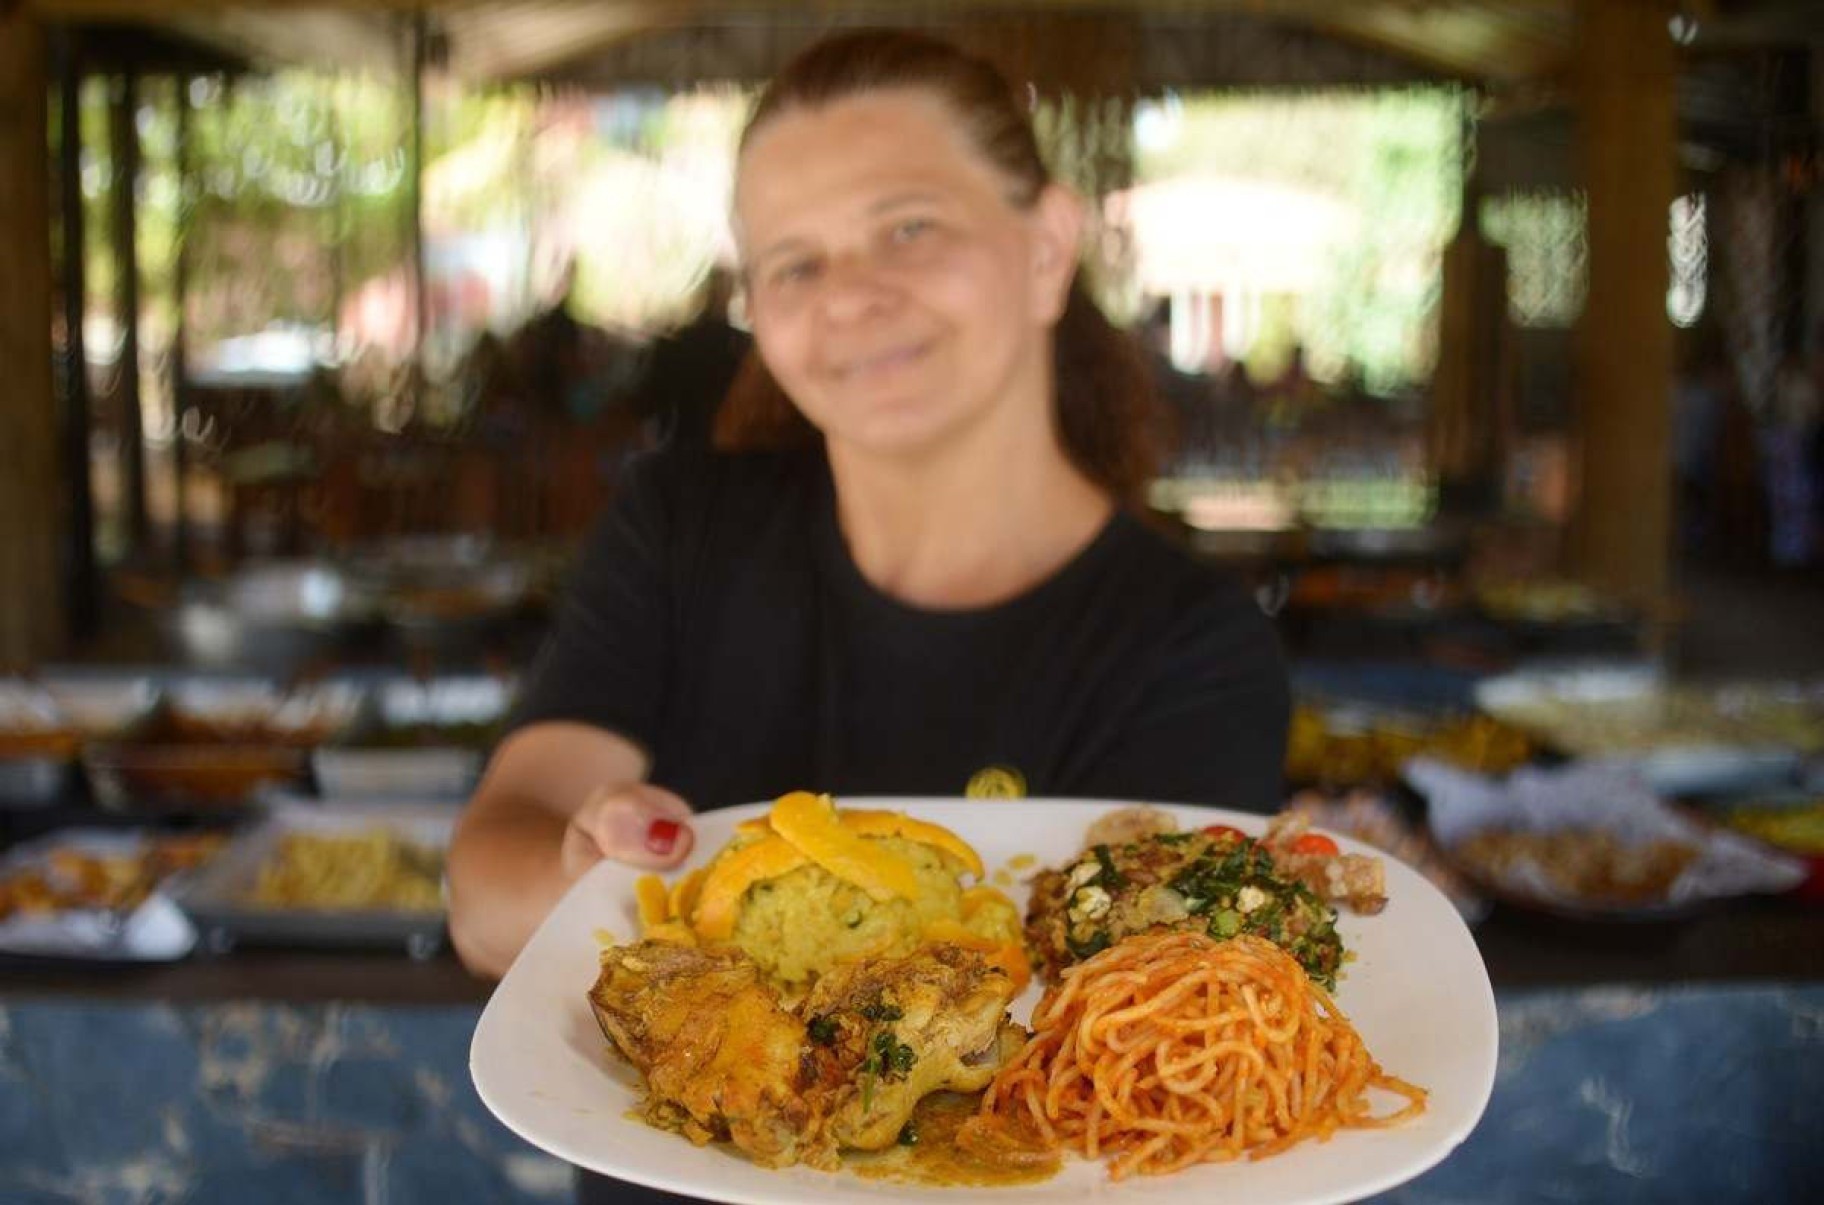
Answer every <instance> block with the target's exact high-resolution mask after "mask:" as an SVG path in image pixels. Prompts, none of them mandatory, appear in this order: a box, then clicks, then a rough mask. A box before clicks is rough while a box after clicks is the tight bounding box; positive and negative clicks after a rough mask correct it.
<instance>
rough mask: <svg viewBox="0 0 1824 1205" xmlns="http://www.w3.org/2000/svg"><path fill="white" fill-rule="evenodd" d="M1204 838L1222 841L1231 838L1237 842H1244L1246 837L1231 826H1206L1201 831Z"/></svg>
mask: <svg viewBox="0 0 1824 1205" xmlns="http://www.w3.org/2000/svg"><path fill="white" fill-rule="evenodd" d="M1201 831H1202V832H1203V834H1204V836H1206V837H1215V838H1217V839H1219V840H1220V839H1224V838H1229V837H1233V838H1234V839H1235V840H1237V841H1246V840H1247V839H1248V835H1247V834H1246V833H1244V832H1242V831H1241V830H1240V829H1238V828H1236V827H1235V826H1234V825H1232V824H1206V825H1205V826H1204V827H1203V829H1202V830H1201Z"/></svg>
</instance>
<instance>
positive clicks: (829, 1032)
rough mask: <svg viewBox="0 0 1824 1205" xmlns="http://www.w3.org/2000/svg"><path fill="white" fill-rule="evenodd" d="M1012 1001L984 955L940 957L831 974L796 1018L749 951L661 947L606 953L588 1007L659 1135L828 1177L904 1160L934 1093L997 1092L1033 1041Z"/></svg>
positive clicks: (1004, 979) (941, 952) (952, 949)
mask: <svg viewBox="0 0 1824 1205" xmlns="http://www.w3.org/2000/svg"><path fill="white" fill-rule="evenodd" d="M1013 996H1014V986H1013V981H1012V980H1011V979H1010V978H1009V977H1008V976H1007V974H1006V973H1005V972H1004V971H1002V970H1000V969H999V968H997V967H995V966H993V965H992V964H991V963H989V961H988V959H987V958H986V957H985V956H984V955H982V954H981V953H979V952H977V951H974V950H968V949H964V948H962V947H959V946H945V945H939V946H930V947H927V948H925V949H922V950H919V951H917V952H915V953H913V954H909V955H906V956H904V957H899V958H878V959H872V960H865V961H861V962H857V963H854V964H852V965H849V966H846V967H843V968H840V969H838V970H837V971H834V972H831V973H830V974H828V975H825V976H824V977H823V978H822V979H821V980H819V981H818V983H817V984H816V985H815V986H814V987H813V988H812V990H811V993H810V995H809V996H807V997H806V998H805V1000H804V1001H803V1003H802V1004H800V1005H799V1007H798V1009H797V1011H796V1012H795V1013H794V1012H793V1011H791V1010H788V1009H787V1008H785V1007H784V1005H783V1004H782V1003H781V1002H780V998H779V995H778V993H777V992H776V991H775V990H774V988H773V987H772V985H771V984H769V983H768V982H767V981H766V979H765V978H764V976H763V975H762V973H761V971H760V967H759V966H758V964H756V963H755V962H754V961H753V960H752V959H750V958H749V957H748V956H747V955H746V954H743V953H742V952H740V951H739V950H735V949H719V950H702V949H696V948H692V947H685V946H674V945H668V944H665V943H661V942H653V941H646V942H640V943H638V944H637V945H631V946H620V947H614V948H611V949H608V950H605V951H603V953H602V969H601V974H600V976H599V977H598V978H597V980H596V984H595V987H594V988H593V989H592V990H591V991H590V993H589V999H590V1003H591V1005H592V1006H593V1007H594V1009H595V1015H596V1018H597V1019H598V1020H599V1021H600V1023H601V1026H602V1032H603V1033H605V1034H606V1035H607V1036H608V1039H609V1041H610V1042H612V1043H613V1045H614V1047H615V1048H616V1049H617V1050H619V1051H620V1052H621V1054H623V1055H624V1056H625V1057H626V1058H627V1060H628V1061H629V1062H630V1063H632V1064H633V1065H634V1066H635V1067H636V1068H637V1069H638V1070H639V1071H641V1072H642V1073H643V1074H644V1075H645V1078H646V1089H647V1099H646V1105H645V1117H646V1120H647V1121H648V1122H650V1123H651V1124H653V1125H656V1126H659V1127H661V1128H663V1129H669V1130H675V1131H677V1132H679V1133H682V1134H683V1135H684V1136H686V1137H687V1138H689V1139H690V1140H691V1141H693V1142H697V1143H705V1142H710V1141H714V1140H718V1139H727V1140H728V1141H730V1142H732V1143H733V1144H734V1145H735V1146H736V1147H738V1148H740V1149H741V1150H742V1151H744V1152H746V1153H747V1154H748V1156H749V1157H750V1158H752V1159H753V1160H754V1162H756V1163H759V1164H761V1165H763V1166H767V1167H781V1166H784V1165H786V1164H790V1163H807V1164H810V1165H812V1166H815V1167H826V1168H827V1167H830V1166H832V1165H834V1163H835V1161H836V1152H837V1151H838V1150H839V1149H843V1148H853V1149H857V1150H878V1149H880V1148H882V1147H886V1146H890V1145H892V1144H893V1143H894V1142H895V1141H897V1140H898V1139H899V1136H900V1132H901V1130H902V1129H904V1127H905V1124H906V1121H907V1119H908V1118H910V1117H911V1115H912V1110H913V1107H914V1106H915V1105H917V1104H918V1102H919V1101H920V1100H921V1099H922V1098H924V1097H925V1096H927V1095H929V1094H930V1093H932V1092H936V1091H940V1090H943V1089H950V1090H953V1091H958V1092H972V1091H977V1090H979V1089H981V1088H984V1087H986V1086H987V1084H988V1081H989V1080H991V1079H993V1078H994V1073H995V1072H996V1071H997V1070H999V1068H1000V1066H1001V1064H1002V1063H1003V1062H1004V1061H1005V1060H1006V1059H1008V1058H1010V1057H1011V1056H1012V1055H1013V1054H1014V1052H1016V1051H1017V1050H1018V1049H1019V1048H1020V1045H1021V1044H1022V1043H1023V1041H1024V1040H1025V1036H1026V1035H1025V1033H1024V1031H1023V1030H1021V1029H1020V1028H1019V1027H1018V1026H1015V1025H1013V1024H1012V1023H1011V1022H1009V1021H1008V1019H1007V1005H1008V1002H1009V1001H1011V1000H1012V999H1013Z"/></svg>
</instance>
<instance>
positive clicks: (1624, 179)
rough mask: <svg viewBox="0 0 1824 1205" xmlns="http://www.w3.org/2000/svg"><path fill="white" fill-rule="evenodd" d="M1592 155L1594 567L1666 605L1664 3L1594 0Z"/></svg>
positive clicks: (1581, 52) (1586, 500)
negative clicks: (1661, 4)
mask: <svg viewBox="0 0 1824 1205" xmlns="http://www.w3.org/2000/svg"><path fill="white" fill-rule="evenodd" d="M1579 17H1580V38H1579V43H1580V45H1579V49H1578V59H1577V66H1576V73H1575V74H1576V83H1577V93H1578V104H1579V108H1578V121H1579V130H1578V135H1579V147H1578V150H1579V154H1580V158H1581V161H1582V168H1583V171H1582V174H1583V179H1584V186H1585V188H1586V189H1587V191H1588V194H1589V214H1590V216H1589V246H1590V291H1589V299H1588V302H1587V303H1586V305H1585V306H1584V312H1583V317H1582V319H1581V320H1580V321H1579V323H1578V329H1577V358H1576V407H1577V425H1578V435H1579V443H1580V450H1579V455H1580V461H1581V475H1580V476H1581V480H1580V495H1579V500H1578V508H1577V514H1576V518H1575V521H1574V524H1573V531H1572V539H1571V548H1572V551H1573V556H1574V558H1575V561H1576V564H1577V567H1578V568H1579V570H1580V571H1581V573H1582V575H1583V576H1584V577H1585V578H1587V579H1588V580H1589V581H1591V582H1592V583H1593V584H1595V585H1597V586H1600V587H1602V588H1604V589H1606V590H1608V591H1610V592H1612V593H1614V594H1616V595H1618V596H1620V597H1622V598H1625V599H1627V600H1629V601H1631V602H1634V603H1637V604H1640V605H1643V606H1646V607H1649V608H1654V609H1657V608H1659V607H1661V606H1662V605H1663V604H1664V603H1665V602H1666V593H1667V586H1668V582H1669V579H1670V569H1671V564H1670V562H1671V553H1672V454H1671V447H1672V366H1673V360H1672V353H1673V347H1672V342H1673V341H1672V324H1671V322H1670V321H1669V320H1668V319H1667V317H1666V284H1667V277H1668V274H1669V271H1670V269H1669V267H1668V264H1667V254H1666V232H1667V223H1668V221H1669V217H1668V214H1669V210H1670V208H1671V204H1672V198H1673V193H1674V188H1675V185H1676V171H1677V163H1676V158H1677V119H1676V114H1675V107H1676V99H1677V97H1676V91H1677V82H1678V81H1677V73H1678V62H1677V54H1676V48H1675V47H1674V45H1673V43H1672V39H1671V36H1670V35H1669V34H1668V32H1667V29H1666V16H1665V12H1664V10H1663V9H1662V8H1661V7H1660V5H1659V4H1658V3H1656V2H1655V0H1582V4H1581V7H1580V9H1579Z"/></svg>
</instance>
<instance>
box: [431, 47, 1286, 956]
mask: <svg viewBox="0 0 1824 1205" xmlns="http://www.w3.org/2000/svg"><path fill="white" fill-rule="evenodd" d="M734 209H735V223H736V232H737V238H738V242H739V246H740V249H741V255H742V259H743V271H744V274H745V284H746V288H747V296H748V308H749V313H750V315H751V317H752V323H753V328H754V334H755V338H756V343H757V352H758V356H757V358H754V357H750V359H749V362H748V363H747V364H746V365H745V366H744V368H743V371H742V375H741V378H740V379H739V380H738V381H737V383H736V386H735V388H734V390H733V392H732V394H731V396H730V398H729V399H728V401H727V403H726V404H725V407H724V412H723V413H722V414H721V415H720V416H719V418H718V429H717V440H718V445H719V449H720V450H718V451H716V452H707V451H704V450H701V449H692V448H691V447H687V446H678V447H675V448H673V449H670V450H668V451H665V452H662V453H660V454H658V455H655V456H654V457H652V458H651V459H650V460H649V461H648V462H647V463H645V464H644V465H643V466H641V468H640V470H639V471H637V472H636V473H635V474H634V476H633V479H632V481H631V482H630V483H629V484H628V485H627V486H626V487H625V488H624V490H623V492H622V494H621V496H620V497H619V498H618V500H617V503H616V505H615V508H614V511H613V513H612V514H611V515H610V516H609V518H608V520H607V522H606V523H605V525H604V526H603V528H602V530H601V532H600V533H599V535H598V536H597V538H596V540H595V542H594V544H593V545H592V546H591V548H590V549H589V550H588V551H587V553H586V554H585V557H584V559H583V561H582V563H581V566H580V568H579V571H578V573H577V576H576V580H575V581H574V583H573V586H572V591H571V594H570V597H569V598H568V600H567V602H566V603H565V604H564V606H563V608H562V610H561V612H560V614H559V616H558V619H557V624H556V629H555V632H554V635H553V637H552V639H551V641H550V642H549V643H548V645H547V647H546V649H545V651H544V653H543V654H542V656H541V658H540V661H539V663H538V665H537V667H536V669H535V670H534V672H533V674H532V676H531V680H530V683H529V686H528V690H527V692H526V696H525V698H524V700H523V702H522V705H521V707H520V710H519V713H518V719H517V723H516V726H515V729H514V731H513V733H512V735H510V736H509V737H508V738H507V739H506V740H504V741H503V742H502V743H501V745H500V747H499V749H498V750H497V752H496V753H495V755H494V758H493V761H492V762H491V764H490V766H489V768H488V771H487V774H486V775H485V776H484V778H483V781H482V783H481V785H480V787H479V788H478V790H477V792H476V795H475V797H474V799H473V801H472V802H471V803H470V805H469V807H468V809H467V811H466V813H465V814H464V816H463V819H462V822H461V824H460V826H459V828H458V831H457V834H456V840H455V844H454V847H453V849H452V851H451V855H450V887H451V922H450V923H451V933H452V936H453V939H454V942H455V945H456V948H457V950H458V951H459V952H460V953H461V955H462V957H463V959H464V960H465V961H466V962H467V963H468V965H469V966H470V967H472V968H473V969H475V970H476V971H478V972H481V973H484V974H490V975H498V974H501V973H502V972H504V970H505V969H506V967H507V966H508V965H509V964H510V963H511V961H512V960H513V958H514V956H515V955H516V954H517V953H518V951H519V949H520V947H521V946H522V945H523V944H524V943H525V941H526V940H527V938H528V937H529V936H530V934H531V932H532V930H533V929H534V928H535V927H536V926H537V924H538V922H539V921H540V919H541V918H543V916H544V915H545V914H546V912H547V911H548V910H549V909H550V908H551V907H552V906H553V905H554V904H555V903H556V901H557V900H558V898H559V897H560V896H561V895H562V894H563V892H564V891H565V890H566V889H567V888H568V886H569V885H570V884H571V883H572V882H573V881H574V880H575V879H576V878H577V877H578V876H579V875H581V874H582V873H583V872H584V871H586V870H587V869H588V868H589V867H590V866H591V865H593V864H594V863H595V862H596V861H598V860H600V859H601V858H604V857H609V858H619V859H623V860H625V861H629V862H633V863H637V864H640V865H645V866H652V867H664V866H669V865H673V864H675V863H676V862H677V861H678V860H679V859H681V858H682V857H683V856H684V855H685V854H686V853H687V852H688V849H689V846H690V843H691V831H690V827H689V818H690V816H691V808H692V805H695V806H697V807H717V806H722V805H726V804H730V803H735V802H739V801H743V800H758V799H766V798H770V797H773V796H776V795H779V794H782V793H784V792H785V791H788V790H793V789H799V788H810V789H816V790H824V791H831V792H834V793H837V794H839V795H840V794H849V795H856V794H864V793H876V794H879V793H897V794H945V795H956V794H961V793H964V792H965V791H966V790H968V789H969V788H970V785H971V783H972V782H973V783H974V784H975V786H976V790H975V791H974V792H972V793H984V791H983V787H984V784H998V785H999V786H1000V787H1002V788H1005V787H1008V786H1012V787H1015V788H1018V787H1020V786H1021V785H1022V784H1023V786H1024V788H1025V789H1026V790H1028V791H1029V792H1030V793H1031V794H1034V795H1047V794H1049V795H1084V796H1117V797H1123V798H1137V799H1157V800H1183V801H1196V802H1204V803H1210V804H1221V805H1228V806H1239V807H1247V808H1253V809H1257V810H1266V809H1269V808H1272V807H1274V806H1276V805H1277V803H1278V801H1279V787H1280V783H1279V771H1280V762H1281V759H1282V757H1283V753H1284V745H1285V722H1286V712H1287V691H1286V683H1285V674H1284V669H1283V665H1282V662H1281V660H1280V656H1279V652H1278V647H1277V644H1276V642H1275V639H1274V636H1273V633H1272V631H1271V629H1270V628H1269V626H1268V625H1267V623H1266V621H1265V620H1264V619H1263V618H1262V617H1261V616H1260V614H1259V612H1258V610H1257V609H1256V608H1255V607H1254V606H1253V605H1252V603H1251V601H1250V600H1249V599H1248V597H1247V596H1246V594H1245V593H1244V592H1243V591H1242V590H1240V589H1239V588H1238V587H1236V586H1235V585H1234V584H1233V583H1231V582H1229V581H1228V580H1226V579H1224V578H1222V577H1220V576H1218V575H1216V574H1214V573H1211V572H1209V571H1207V570H1205V569H1202V568H1199V567H1198V566H1196V565H1194V564H1193V563H1191V562H1190V561H1189V560H1188V559H1187V558H1185V557H1184V556H1183V555H1182V554H1181V553H1179V552H1178V551H1177V550H1176V549H1174V548H1173V547H1172V546H1171V545H1169V544H1168V543H1167V542H1165V541H1164V540H1163V539H1161V538H1160V537H1158V536H1156V535H1154V534H1153V533H1151V532H1150V531H1149V530H1148V529H1146V528H1145V527H1144V526H1142V524H1141V523H1140V522H1139V521H1138V520H1137V519H1136V518H1135V517H1134V515H1133V514H1132V513H1131V512H1130V511H1129V510H1128V509H1127V506H1128V504H1129V503H1130V502H1131V501H1132V500H1133V499H1134V497H1135V496H1136V495H1137V493H1138V491H1139V490H1140V488H1141V486H1142V485H1143V483H1144V481H1145V479H1146V473H1147V465H1148V457H1147V455H1146V448H1145V441H1146V438H1147V436H1146V432H1147V431H1148V423H1149V421H1150V420H1149V410H1148V399H1147V390H1148V386H1147V377H1146V369H1145V366H1144V363H1143V361H1141V360H1140V359H1139V358H1138V354H1137V351H1136V349H1135V348H1134V346H1133V344H1132V343H1131V341H1130V340H1128V339H1127V338H1126V337H1125V336H1123V335H1121V334H1120V333H1118V332H1116V331H1115V330H1114V329H1113V328H1111V327H1110V326H1109V325H1108V323H1107V322H1106V320H1104V319H1103V318H1102V317H1101V315H1100V314H1099V313H1097V312H1096V310H1095V308H1094V307H1093V305H1092V304H1091V303H1090V302H1089V301H1088V300H1087V298H1086V296H1085V295H1084V294H1083V292H1082V291H1081V289H1080V288H1079V286H1078V285H1077V283H1076V250H1077V246H1078V239H1079V235H1080V232H1081V228H1082V221H1083V215H1082V207H1081V205H1080V203H1079V202H1078V201H1077V199H1076V198H1075V197H1073V196H1072V195H1071V194H1070V193H1069V192H1067V191H1066V190H1065V189H1063V188H1061V187H1059V186H1058V185H1056V184H1055V183H1053V182H1052V181H1051V180H1050V179H1049V178H1048V176H1047V174H1046V170H1045V167H1044V165H1043V163H1042V161H1041V160H1040V157H1039V154H1038V151H1037V148H1036V146H1035V143H1034V140H1033V134H1032V129H1031V125H1030V122H1029V120H1028V118H1027V115H1026V113H1025V111H1024V110H1023V108H1022V107H1021V106H1020V105H1019V104H1018V103H1017V102H1016V100H1015V98H1014V94H1013V92H1012V90H1011V89H1010V88H1009V86H1008V84H1007V82H1006V81H1005V80H1004V79H1003V78H1002V77H1001V76H999V75H998V74H997V73H996V72H995V71H994V70H993V69H992V68H990V67H988V66H987V65H985V64H984V63H982V62H980V61H978V60H976V59H973V58H970V57H968V56H966V55H964V54H962V53H960V52H958V51H957V50H955V49H954V48H952V47H949V46H947V45H945V44H943V43H940V42H935V41H931V40H928V39H925V38H922V37H916V36H912V35H908V34H902V33H892V32H867V33H858V34H852V35H847V36H843V37H839V38H836V39H833V40H830V41H826V42H823V43H821V44H819V45H817V46H814V47H812V48H811V49H810V50H808V51H807V52H805V53H804V54H803V55H801V56H800V57H799V58H798V59H797V60H796V61H795V62H793V63H792V64H791V65H790V66H788V67H787V68H786V69H785V71H784V72H783V73H782V74H781V75H780V77H779V78H778V79H777V80H775V81H774V82H773V84H772V85H771V86H770V87H769V88H768V90H767V91H766V93H765V94H764V95H763V97H762V98H761V100H760V102H759V104H758V106H757V108H756V110H755V112H754V115H753V117H752V119H751V120H750V122H749V124H748V127H747V130H746V132H745V134H744V135H743V138H742V142H741V148H740V155H739V161H738V170H737V180H736V189H735V203H734ZM788 399H789V400H788ZM731 449H733V450H731ZM988 793H991V792H988ZM984 806H992V805H986V804H985V805H984Z"/></svg>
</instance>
